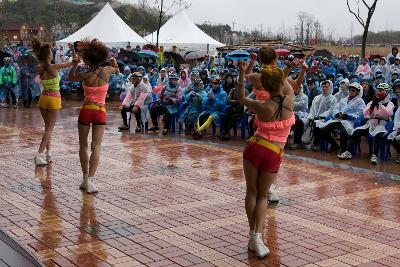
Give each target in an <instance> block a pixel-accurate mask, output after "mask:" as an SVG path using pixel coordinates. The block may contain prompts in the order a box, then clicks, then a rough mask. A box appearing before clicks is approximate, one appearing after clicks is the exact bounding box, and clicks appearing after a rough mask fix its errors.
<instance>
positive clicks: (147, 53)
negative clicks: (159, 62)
mask: <svg viewBox="0 0 400 267" xmlns="http://www.w3.org/2000/svg"><path fill="white" fill-rule="evenodd" d="M138 54H139V56H141V57H143V58H145V57H152V58H159V56H158V55H157V54H156V53H155V52H154V51H152V50H141V51H139V52H138Z"/></svg>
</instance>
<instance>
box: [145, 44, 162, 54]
mask: <svg viewBox="0 0 400 267" xmlns="http://www.w3.org/2000/svg"><path fill="white" fill-rule="evenodd" d="M143 49H144V50H151V51H154V52H156V53H157V52H158V51H159V49H158V47H157V46H156V45H153V44H145V45H144V46H143Z"/></svg>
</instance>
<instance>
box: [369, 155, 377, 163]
mask: <svg viewBox="0 0 400 267" xmlns="http://www.w3.org/2000/svg"><path fill="white" fill-rule="evenodd" d="M370 161H371V163H372V164H373V165H376V164H377V163H378V157H377V156H376V155H374V154H373V155H372V156H371V159H370Z"/></svg>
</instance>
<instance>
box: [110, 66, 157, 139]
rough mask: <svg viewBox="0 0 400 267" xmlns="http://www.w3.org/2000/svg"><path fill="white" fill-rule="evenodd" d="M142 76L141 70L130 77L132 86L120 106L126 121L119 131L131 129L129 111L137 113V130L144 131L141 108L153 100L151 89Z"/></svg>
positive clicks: (123, 118)
mask: <svg viewBox="0 0 400 267" xmlns="http://www.w3.org/2000/svg"><path fill="white" fill-rule="evenodd" d="M142 78H143V76H142V74H140V73H139V72H134V73H133V74H132V75H131V76H130V77H129V79H130V81H131V86H130V87H129V88H127V90H128V93H127V95H126V97H125V99H124V101H123V102H122V104H121V106H120V107H119V108H120V110H121V116H122V120H123V123H124V125H123V126H121V127H119V128H118V130H119V131H127V130H129V127H128V118H127V114H126V113H127V112H131V113H134V114H135V117H136V123H137V126H136V129H135V132H141V131H142V120H141V109H142V108H143V106H145V105H147V103H148V102H149V101H150V100H151V91H150V90H149V87H148V86H147V85H145V84H144V83H143V82H142Z"/></svg>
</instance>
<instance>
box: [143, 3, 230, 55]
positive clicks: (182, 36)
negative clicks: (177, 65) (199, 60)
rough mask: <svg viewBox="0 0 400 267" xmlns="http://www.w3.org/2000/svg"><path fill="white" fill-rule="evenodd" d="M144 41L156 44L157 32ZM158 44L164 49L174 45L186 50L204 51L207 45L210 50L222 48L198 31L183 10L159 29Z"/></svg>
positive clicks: (215, 41) (219, 44)
mask: <svg viewBox="0 0 400 267" xmlns="http://www.w3.org/2000/svg"><path fill="white" fill-rule="evenodd" d="M145 39H146V40H147V41H149V42H151V43H156V42H157V32H153V33H152V34H150V35H148V36H146V37H145ZM158 43H159V45H163V46H166V47H169V46H173V45H176V46H178V47H179V48H183V49H187V50H193V49H194V50H197V49H200V50H206V49H207V45H209V49H210V50H215V48H217V47H220V46H224V44H222V43H220V42H218V41H217V40H215V39H213V38H211V37H210V36H208V35H207V34H206V33H205V32H203V31H202V30H200V29H199V27H197V26H196V24H194V23H193V21H192V20H191V19H190V18H189V16H188V15H187V13H186V11H185V10H183V11H182V12H180V13H178V14H176V15H175V16H174V17H172V18H171V19H169V20H168V21H167V22H166V23H165V24H164V25H163V26H162V27H161V28H160V35H159V38H158Z"/></svg>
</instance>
